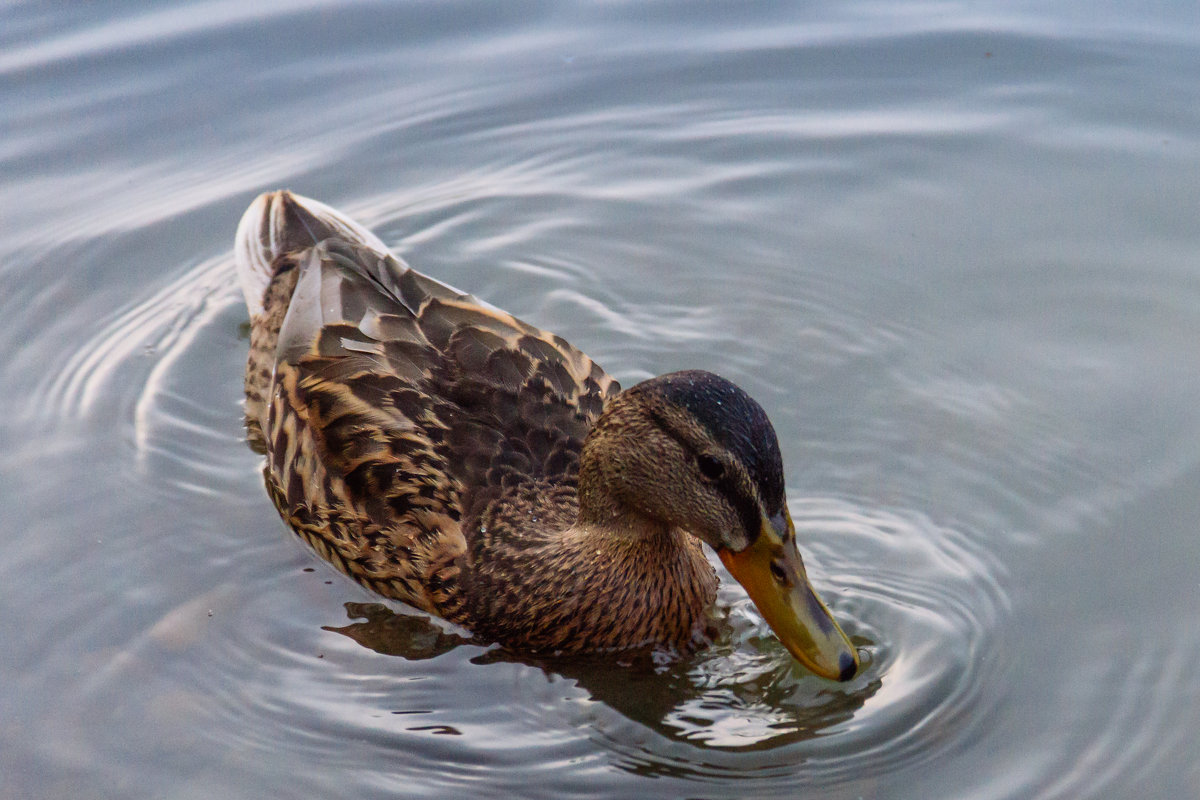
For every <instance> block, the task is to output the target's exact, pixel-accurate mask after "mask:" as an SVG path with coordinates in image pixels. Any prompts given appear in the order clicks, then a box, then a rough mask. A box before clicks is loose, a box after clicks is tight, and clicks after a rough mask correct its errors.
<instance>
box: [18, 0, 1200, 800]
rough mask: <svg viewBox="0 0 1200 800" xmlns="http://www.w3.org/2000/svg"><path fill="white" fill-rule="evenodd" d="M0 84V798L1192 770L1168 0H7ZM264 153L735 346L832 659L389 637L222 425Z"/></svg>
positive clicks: (731, 349)
mask: <svg viewBox="0 0 1200 800" xmlns="http://www.w3.org/2000/svg"><path fill="white" fill-rule="evenodd" d="M0 132H2V133H0V187H2V189H0V282H2V283H0V286H2V287H3V292H0V353H3V358H2V359H0V387H3V391H2V392H0V474H2V475H3V479H2V482H0V522H2V529H0V535H2V537H3V550H2V551H0V643H2V646H0V798H3V800H9V798H57V797H89V798H90V797H95V798H141V797H146V798H151V797H153V798H206V799H207V798H213V797H220V798H243V797H244V798H258V797H278V798H312V797H347V798H350V797H353V798H391V797H402V798H424V797H430V798H434V797H437V798H445V797H489V798H495V797H508V796H523V797H547V798H564V797H651V796H653V797H694V798H718V797H737V798H746V797H813V798H834V799H837V800H841V799H843V798H844V799H846V800H853V799H854V798H860V797H861V798H920V799H922V800H927V799H928V798H969V799H970V800H993V799H994V800H999V799H1000V798H1014V799H1025V798H1063V799H1064V800H1066V799H1069V800H1075V799H1076V798H1126V797H1128V798H1135V797H1136V798H1180V797H1196V796H1200V759H1198V758H1197V756H1200V733H1198V731H1200V625H1198V624H1197V622H1196V620H1197V619H1198V618H1200V535H1198V534H1200V213H1198V212H1200V12H1198V11H1197V7H1196V5H1195V3H1193V2H1185V1H1184V0H1164V1H1163V2H1157V3H1140V4H1134V3H1124V2H1094V1H1093V0H1053V1H1052V2H1023V3H1012V2H999V1H998V0H997V1H995V2H990V3H988V2H982V3H973V4H961V3H904V2H897V3H875V2H867V1H866V0H852V1H851V2H810V3H803V4H794V5H783V4H772V3H737V4H733V3H730V4H715V3H711V4H710V3H673V2H651V3H619V2H613V3H543V4H537V3H515V2H513V3H462V2H455V3H452V2H445V3H440V2H437V3H435V2H423V3H404V4H388V3H381V4H364V3H353V4H351V3H338V2H309V3H293V2H286V3H283V2H279V3H273V4H270V3H250V2H237V3H234V2H207V3H197V2H193V3H162V4H157V5H155V4H149V3H133V2H127V3H108V4H101V3H22V2H16V3H13V2H9V3H3V4H0ZM278 187H290V188H293V189H295V190H297V191H300V192H303V193H304V194H307V195H309V196H312V197H316V198H318V199H321V200H324V201H326V202H328V203H331V204H333V205H335V206H338V207H340V208H342V209H344V210H345V211H347V212H349V213H351V214H353V215H356V216H357V217H359V218H360V219H361V220H362V221H363V222H365V223H367V224H369V225H371V226H372V227H374V228H375V229H376V230H377V232H378V233H379V234H380V236H381V237H382V238H383V239H384V240H385V241H386V242H388V243H389V244H390V245H392V246H393V247H394V248H395V249H396V250H397V252H399V253H400V254H402V255H404V256H405V257H406V258H407V259H408V260H409V261H410V262H411V263H412V264H413V265H414V266H415V267H417V268H418V269H421V270H423V271H425V272H427V273H429V274H432V275H434V276H436V277H438V278H440V279H442V280H444V281H447V282H449V283H452V284H454V285H456V286H459V287H462V288H463V289H466V290H469V291H472V292H474V293H475V294H476V295H478V296H480V297H482V298H484V299H487V300H489V301H490V302H492V303H494V304H495V305H498V306H501V307H503V308H505V309H507V310H509V311H512V312H513V313H515V314H517V315H518V316H521V317H523V318H525V319H527V320H528V321H530V322H531V323H534V324H536V325H538V326H541V327H545V328H549V329H551V330H554V331H556V332H558V333H560V334H562V335H563V336H565V337H566V338H567V339H569V340H570V341H572V342H573V343H575V344H576V345H578V346H580V347H581V348H583V349H584V350H585V351H587V352H588V353H589V354H591V355H592V356H593V357H594V358H596V359H597V360H598V361H599V362H600V363H601V364H602V365H604V366H605V367H606V368H607V369H608V370H609V371H610V372H612V373H614V374H615V375H616V376H617V377H619V378H620V379H621V380H622V381H623V382H625V383H627V384H628V383H629V382H631V381H635V380H637V379H639V378H643V377H646V376H649V375H652V374H656V373H660V372H665V371H669V370H674V369H680V368H688V367H701V368H707V369H710V370H714V371H716V372H720V373H722V374H724V375H726V376H727V377H729V378H732V379H733V380H735V381H737V382H739V383H740V384H741V385H743V386H744V387H745V388H746V389H747V390H748V391H749V392H750V393H751V394H752V395H754V396H755V397H756V398H757V399H758V400H759V401H760V402H761V403H762V404H763V405H764V406H765V407H766V408H767V410H768V412H769V413H770V414H771V417H772V419H773V421H774V423H775V427H776V429H777V430H778V432H779V434H780V438H781V440H782V443H783V449H784V457H785V461H786V464H787V468H788V488H789V499H790V503H791V507H792V511H793V515H794V516H795V518H796V521H797V525H798V527H799V528H800V531H801V538H802V546H803V547H804V549H805V552H806V553H807V560H808V563H809V565H810V574H811V575H812V576H813V578H814V580H815V582H816V583H817V585H818V587H819V588H820V589H821V591H822V593H823V594H824V596H825V597H826V599H827V600H828V601H829V602H830V605H831V607H832V608H833V610H834V612H835V613H836V614H837V615H838V617H839V618H840V619H841V620H842V621H843V624H844V626H845V627H846V629H847V632H848V633H849V634H850V635H851V636H853V637H854V638H855V640H856V641H857V642H858V643H859V644H860V645H861V647H862V648H863V653H864V656H865V657H866V659H867V667H866V669H865V670H864V671H863V674H862V675H861V676H860V677H859V678H857V679H856V680H854V681H852V682H851V683H849V684H846V685H833V684H829V683H826V682H823V681H820V680H818V679H815V678H812V677H810V676H805V675H804V674H803V672H802V671H801V670H799V669H798V668H796V667H794V666H793V665H792V664H791V662H790V661H789V659H788V657H787V656H786V654H785V653H784V652H783V651H782V649H781V648H780V647H779V646H778V644H777V643H775V642H774V640H773V639H771V638H770V636H769V635H767V633H766V629H765V627H764V626H763V624H762V622H761V621H760V619H759V618H758V616H757V615H756V614H755V612H754V611H753V609H752V608H751V607H750V606H749V604H748V601H747V600H746V599H745V596H744V594H743V593H742V592H741V590H740V589H739V588H738V587H737V586H736V585H732V584H730V583H729V582H728V581H727V582H726V584H725V586H724V588H723V590H722V595H721V599H720V603H719V609H718V616H719V618H720V620H721V622H720V629H721V637H720V639H719V640H718V641H717V642H716V643H715V644H714V646H713V647H712V648H710V649H709V650H706V651H704V652H701V653H699V654H697V655H695V656H694V657H692V658H690V659H687V660H685V661H683V662H681V663H674V664H664V665H662V666H661V667H660V668H659V670H658V671H657V672H656V671H653V670H647V669H645V668H637V667H623V666H620V665H617V664H566V665H562V664H559V665H554V664H543V665H539V664H533V663H528V662H521V661H513V660H510V659H506V658H504V657H502V655H500V654H497V653H496V652H494V651H491V650H487V649H485V648H481V647H476V646H458V647H453V646H447V647H443V648H438V649H435V650H434V651H431V652H426V650H428V648H425V647H423V646H422V645H421V642H424V643H426V644H428V643H429V642H430V641H432V640H433V639H434V638H435V636H434V633H435V632H436V630H437V629H436V628H433V629H431V630H423V631H422V630H418V631H417V632H416V633H415V634H412V631H409V633H410V634H412V635H413V636H414V637H415V638H416V639H417V640H419V641H417V642H416V643H415V644H414V643H413V642H412V641H409V642H405V641H403V634H404V631H405V630H407V629H409V628H414V627H416V628H420V621H419V620H413V619H412V618H409V617H406V616H403V615H401V616H399V617H393V618H390V619H389V618H388V617H387V615H386V614H385V613H384V612H383V611H382V610H381V609H378V608H374V607H371V606H364V605H363V604H369V603H372V602H373V601H374V598H372V597H371V596H370V595H369V594H367V593H366V592H365V591H363V590H361V589H359V588H357V587H355V586H354V585H352V584H351V583H349V582H348V581H347V580H345V579H343V578H341V577H340V576H339V575H337V574H336V573H334V572H333V571H332V570H331V569H330V568H328V567H326V566H325V565H323V564H322V563H320V562H318V561H317V560H316V559H315V558H314V557H313V556H312V555H311V554H310V553H309V552H308V551H307V550H306V549H305V548H304V547H303V546H302V545H301V544H299V543H298V542H297V541H295V540H294V538H293V537H292V536H291V535H290V534H289V533H288V532H287V531H286V530H285V529H284V527H283V525H282V523H281V522H280V521H279V520H278V518H277V516H276V515H275V512H274V510H273V509H272V508H271V506H270V503H269V502H268V500H267V498H266V496H265V493H264V490H263V487H262V484H261V478H260V475H259V468H260V462H259V458H258V456H256V455H255V454H254V453H252V452H251V451H250V450H249V449H248V448H247V447H246V446H245V444H244V442H243V432H242V428H241V410H240V405H239V403H240V386H241V370H242V365H243V360H244V357H245V351H246V346H247V343H246V340H245V334H244V328H243V324H244V322H245V319H246V313H245V309H244V307H243V304H242V301H241V298H240V296H239V292H238V289H237V286H236V282H235V279H234V275H233V267H232V254H231V244H232V236H233V229H234V226H235V224H236V222H237V219H238V217H239V215H240V214H241V212H242V210H243V209H244V208H245V206H246V205H247V204H248V203H249V202H250V200H251V199H252V198H253V196H254V195H255V194H256V193H258V192H259V191H262V190H265V189H273V188H278ZM348 603H349V604H356V605H349V606H347V604H348ZM393 610H394V611H397V612H403V609H401V608H399V607H395V608H393ZM334 628H340V629H342V630H341V631H337V630H332V629H334ZM422 656H424V657H422Z"/></svg>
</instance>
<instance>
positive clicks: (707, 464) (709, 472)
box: [696, 455, 725, 481]
mask: <svg viewBox="0 0 1200 800" xmlns="http://www.w3.org/2000/svg"><path fill="white" fill-rule="evenodd" d="M696 466H697V467H699V468H700V474H701V475H703V476H704V477H706V478H708V479H709V480H710V481H716V480H720V479H721V476H722V475H724V474H725V465H724V464H722V463H721V462H720V461H717V460H716V459H715V458H713V457H712V456H709V455H699V456H696Z"/></svg>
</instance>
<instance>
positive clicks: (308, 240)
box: [233, 189, 388, 318]
mask: <svg viewBox="0 0 1200 800" xmlns="http://www.w3.org/2000/svg"><path fill="white" fill-rule="evenodd" d="M335 236H336V237H338V238H340V239H344V240H346V241H348V242H351V243H355V244H362V245H365V246H367V247H369V248H370V249H372V250H375V251H376V252H378V253H379V254H381V255H383V254H386V253H387V252H388V249H387V246H386V245H384V243H383V242H381V241H380V240H379V238H378V237H377V236H375V234H373V233H371V232H370V231H369V230H367V229H366V228H364V227H363V226H362V225H359V224H358V223H357V222H355V221H354V220H352V219H350V218H349V217H347V216H346V215H344V214H342V213H341V212H340V211H338V210H336V209H334V208H330V207H329V206H327V205H325V204H324V203H321V202H318V201H316V200H312V199H310V198H307V197H301V196H300V195H297V194H292V193H291V192H289V191H287V190H286V189H282V190H280V191H277V192H267V193H265V194H261V195H259V196H258V197H257V198H255V200H254V202H253V203H251V204H250V207H249V208H247V209H246V213H245V214H243V215H242V220H241V222H239V223H238V228H237V234H236V236H235V238H234V246H233V256H234V263H235V264H236V265H237V273H238V279H239V280H240V281H241V284H242V293H243V294H244V295H245V297H246V307H247V308H249V309H250V316H251V317H252V318H253V317H257V316H258V315H259V314H262V312H263V293H264V292H265V291H266V288H267V284H269V283H270V282H271V278H272V276H274V274H275V266H276V262H277V259H278V258H279V257H280V256H282V255H284V254H286V253H293V252H297V251H300V250H303V249H305V248H308V247H312V246H313V245H316V244H319V243H320V242H322V241H324V240H325V239H328V238H331V237H335Z"/></svg>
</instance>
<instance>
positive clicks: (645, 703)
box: [325, 603, 881, 751]
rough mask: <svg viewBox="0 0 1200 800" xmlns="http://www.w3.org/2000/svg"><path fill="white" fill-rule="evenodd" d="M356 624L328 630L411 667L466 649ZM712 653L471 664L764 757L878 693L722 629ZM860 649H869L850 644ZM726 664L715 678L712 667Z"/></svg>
mask: <svg viewBox="0 0 1200 800" xmlns="http://www.w3.org/2000/svg"><path fill="white" fill-rule="evenodd" d="M346 612H347V615H348V616H349V617H350V618H351V619H361V620H364V621H362V622H354V623H352V624H350V625H345V626H342V627H326V628H325V630H329V631H334V632H336V633H340V634H342V635H344V636H348V637H349V638H351V639H353V640H354V641H356V642H358V643H359V644H361V645H363V646H364V647H368V648H370V649H372V650H374V651H376V652H378V653H382V654H385V655H390V656H398V657H400V658H403V659H406V660H409V661H421V660H425V659H429V658H436V657H438V656H440V655H442V654H444V653H447V652H449V651H451V650H453V649H454V648H456V647H458V646H460V645H463V644H473V643H477V642H474V641H473V640H472V639H470V638H467V637H463V636H460V635H458V634H456V633H453V632H447V631H445V630H443V628H442V627H441V626H439V625H438V624H437V623H436V622H434V621H432V620H430V619H429V618H428V617H423V616H419V615H415V614H405V613H396V612H393V611H391V610H390V609H389V608H387V607H386V606H384V605H382V604H378V603H369V604H364V603H347V604H346ZM715 627H717V628H719V629H720V630H719V631H718V633H717V636H718V638H717V640H716V641H714V642H713V644H712V648H711V650H706V651H705V652H704V653H702V654H690V655H684V654H678V653H672V652H666V651H664V650H662V649H654V650H644V651H633V652H625V653H621V654H619V655H609V656H592V657H572V658H554V657H548V658H537V657H531V656H528V655H522V654H517V653H512V652H509V651H506V650H503V649H500V648H495V649H491V650H488V651H486V652H485V653H483V654H481V655H479V656H476V657H474V658H472V659H471V660H472V662H473V663H475V664H480V665H482V664H494V663H514V664H524V665H527V666H530V667H535V668H537V669H540V670H542V671H543V672H544V673H546V674H547V675H548V676H557V677H562V678H566V679H568V680H570V681H573V682H574V683H575V684H577V685H578V686H580V687H581V688H583V689H584V690H585V691H586V692H587V693H588V696H589V697H590V698H591V699H592V700H595V701H598V702H602V703H604V704H605V705H607V706H608V707H610V708H612V709H614V710H616V711H618V712H619V713H621V714H622V715H624V716H625V717H626V718H628V719H629V720H632V721H633V722H636V723H638V724H641V725H644V726H646V727H647V728H649V729H650V730H653V731H655V732H656V733H659V734H661V735H663V736H665V737H667V738H670V739H674V740H677V741H683V742H688V743H691V744H693V745H696V746H698V747H706V748H707V747H712V748H717V749H723V750H735V751H736V750H769V749H771V748H774V747H779V746H782V745H787V744H793V743H796V742H802V741H805V740H807V739H811V738H813V737H816V736H820V735H822V734H823V733H824V732H825V731H827V730H828V729H830V728H832V727H833V726H835V725H838V724H840V723H842V722H845V721H847V720H849V719H850V718H851V717H853V715H854V713H855V712H856V711H857V710H858V709H860V708H861V707H862V705H863V703H865V702H866V700H867V699H868V698H869V697H870V696H871V695H872V694H874V693H875V691H877V690H878V688H879V686H880V684H881V679H880V678H879V677H870V675H869V673H870V663H869V662H868V663H865V664H864V674H866V675H867V676H868V677H866V678H865V679H862V680H856V681H854V682H852V683H851V684H849V685H847V686H842V685H837V684H833V683H830V682H827V681H822V680H820V679H819V678H815V677H813V676H811V675H807V674H806V673H805V671H804V670H803V668H802V667H800V666H799V665H797V664H796V663H795V661H794V660H792V658H791V656H789V655H788V654H787V653H786V652H782V649H781V648H774V650H775V652H768V653H763V652H755V651H753V650H749V649H748V648H749V646H751V645H752V644H753V643H751V642H743V647H742V649H741V650H740V651H739V650H738V648H737V645H736V644H735V643H734V642H733V641H732V640H733V638H734V633H733V629H732V627H731V626H729V625H720V624H719V623H717V624H716V625H715ZM857 644H859V645H860V646H863V647H866V646H867V645H868V644H869V643H868V642H865V641H860V642H857ZM721 662H724V665H723V668H722V669H719V670H718V669H716V668H715V665H716V664H718V663H721Z"/></svg>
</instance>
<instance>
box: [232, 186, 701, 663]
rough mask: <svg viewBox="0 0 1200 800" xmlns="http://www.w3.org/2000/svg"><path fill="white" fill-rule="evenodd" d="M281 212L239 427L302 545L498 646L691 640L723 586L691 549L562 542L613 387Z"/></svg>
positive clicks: (397, 268) (437, 287)
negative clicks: (586, 453) (260, 454)
mask: <svg viewBox="0 0 1200 800" xmlns="http://www.w3.org/2000/svg"><path fill="white" fill-rule="evenodd" d="M279 202H280V203H282V204H286V207H285V212H284V216H285V217H291V219H290V220H289V221H288V224H287V225H279V226H278V228H279V230H275V231H273V233H274V234H275V238H274V239H273V240H267V241H263V246H264V248H270V247H274V248H275V249H276V252H275V253H273V254H271V255H272V256H273V257H272V258H271V262H270V269H271V277H270V281H269V284H268V286H267V288H266V290H265V291H264V293H263V310H262V312H261V313H259V314H255V315H254V316H253V319H252V327H251V347H250V358H249V360H248V362H247V369H246V415H247V429H248V432H249V437H250V439H251V442H252V443H257V444H258V446H259V447H260V448H261V449H263V450H264V452H265V454H266V459H267V464H266V468H265V475H266V483H267V488H268V491H269V493H270V496H271V499H272V500H273V502H274V504H275V506H276V508H277V509H278V510H279V513H280V515H281V516H282V517H283V518H284V520H286V521H287V523H288V524H289V525H290V526H291V527H292V528H293V529H294V530H295V531H296V533H297V534H299V535H300V536H301V537H302V538H303V539H304V540H305V541H307V542H308V543H309V544H310V545H311V546H312V547H313V548H314V549H315V550H316V551H317V552H318V553H319V554H320V555H321V556H322V557H324V558H326V559H327V560H329V561H330V562H331V563H332V564H334V565H335V566H336V567H337V568H338V569H340V570H341V571H343V572H345V573H346V574H347V575H349V576H350V577H352V578H354V579H355V580H357V581H359V582H361V583H362V584H364V585H366V586H368V587H369V588H371V589H373V590H374V591H376V592H378V593H380V594H382V595H384V596H386V597H391V598H395V599H399V600H403V601H405V602H408V603H410V604H412V605H414V606H416V607H418V608H420V609H423V610H425V611H428V612H431V613H433V614H437V615H438V616H441V617H443V618H445V619H448V620H451V621H453V622H456V623H459V624H461V625H464V626H465V627H467V628H469V629H470V630H472V631H473V632H474V633H476V634H478V635H479V636H481V637H483V638H486V639H489V640H495V641H500V642H503V643H505V644H508V645H510V646H514V647H519V648H523V649H531V650H539V651H564V652H570V651H579V650H597V649H605V648H621V647H630V646H637V645H642V644H647V643H664V644H671V645H682V644H685V643H686V642H688V641H689V640H690V639H691V638H692V637H693V636H694V635H695V633H696V630H697V626H698V624H699V623H700V621H701V617H702V615H703V612H704V610H705V609H706V608H707V607H708V606H709V605H710V604H711V602H712V600H713V597H714V595H715V587H716V579H715V576H714V574H713V571H712V568H711V567H710V566H709V564H708V562H707V560H706V559H705V558H704V556H703V554H702V553H701V552H700V549H699V542H698V541H696V540H695V539H694V538H693V537H691V536H688V535H686V534H685V533H683V532H682V531H679V530H672V529H670V528H664V529H663V530H662V531H661V533H660V534H659V535H656V536H653V537H651V538H649V539H646V538H640V537H637V538H630V537H624V536H599V537H597V536H582V535H580V534H579V532H578V531H575V532H573V533H572V532H569V531H568V529H570V527H571V525H572V524H573V523H574V522H575V521H576V517H577V515H578V499H577V491H578V475H579V458H580V452H581V449H582V446H583V442H584V438H585V437H586V435H587V433H588V431H589V430H590V429H591V428H592V427H593V426H594V425H595V423H596V420H597V419H598V418H599V416H600V413H601V411H602V409H603V408H604V406H605V403H606V401H608V400H610V399H611V398H613V397H614V396H616V394H617V393H618V391H619V386H618V384H617V383H616V382H615V381H614V380H613V379H612V378H610V377H609V376H608V375H607V374H606V373H605V372H604V371H603V370H601V369H600V368H599V367H598V366H597V365H596V364H594V363H593V362H592V361H591V360H590V359H589V358H588V357H587V356H585V355H583V354H582V353H581V352H579V351H578V350H576V349H575V348H573V347H571V346H570V345H569V344H568V343H567V342H565V341H564V340H563V339H561V338H560V337H558V336H554V335H553V334H549V333H546V332H544V331H540V330H538V329H536V328H533V327H531V326H529V325H526V324H525V323H523V322H521V321H519V320H517V319H515V318H514V317H512V316H510V315H508V314H506V313H504V312H501V311H498V310H496V309H493V308H490V307H488V306H486V305H484V304H482V303H479V302H478V301H476V300H475V299H474V298H472V297H470V296H467V295H463V294H461V293H459V292H457V291H454V290H453V289H450V288H448V287H446V286H444V285H443V284H440V283H438V282H436V281H433V280H432V279H429V278H427V277H425V276H423V275H420V274H419V273H416V272H415V271H413V270H411V269H409V268H407V267H406V266H405V265H403V264H402V263H401V262H399V261H398V260H396V259H395V258H393V257H390V256H386V255H382V254H380V253H378V252H375V251H374V250H373V249H371V248H370V247H367V246H365V245H362V244H359V243H356V242H354V241H348V240H347V239H346V238H340V237H337V236H329V237H328V238H324V239H321V240H314V239H316V237H313V236H311V235H310V232H311V231H312V230H314V228H315V226H314V223H313V222H312V221H310V220H308V219H307V217H308V216H309V215H308V214H307V213H306V211H305V210H304V209H303V208H301V207H298V206H296V205H294V204H291V202H290V199H289V197H288V196H286V195H280V197H279ZM273 211H274V213H275V214H276V215H277V216H278V215H279V214H280V212H279V210H278V209H274V210H273ZM318 221H319V220H318ZM281 231H284V232H285V233H284V234H281ZM323 232H324V231H318V235H320V233H323ZM263 238H264V239H266V238H267V235H266V234H265V233H264V234H263ZM279 250H282V252H278V251H279ZM564 531H567V532H568V533H567V535H564Z"/></svg>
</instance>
